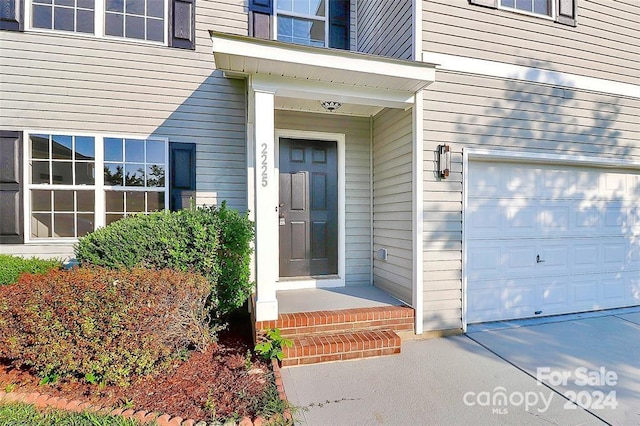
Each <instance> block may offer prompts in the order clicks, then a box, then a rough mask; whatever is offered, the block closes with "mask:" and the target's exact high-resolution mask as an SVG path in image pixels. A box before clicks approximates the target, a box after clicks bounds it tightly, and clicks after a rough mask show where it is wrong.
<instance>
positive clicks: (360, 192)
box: [275, 110, 371, 286]
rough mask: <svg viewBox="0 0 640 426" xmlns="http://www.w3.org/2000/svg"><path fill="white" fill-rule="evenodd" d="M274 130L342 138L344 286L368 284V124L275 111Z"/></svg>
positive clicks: (363, 120)
mask: <svg viewBox="0 0 640 426" xmlns="http://www.w3.org/2000/svg"><path fill="white" fill-rule="evenodd" d="M275 126H276V129H288V130H304V131H313V132H327V133H344V134H345V156H346V158H345V169H346V176H345V177H346V182H345V186H346V188H345V199H346V206H345V212H346V215H345V222H346V233H347V235H346V240H345V246H346V277H345V281H346V285H348V286H352V285H353V286H356V285H370V284H371V208H370V198H371V185H370V183H369V182H370V163H371V161H370V146H371V140H370V136H369V135H370V120H369V119H368V118H362V117H347V116H340V115H332V114H309V113H298V112H292V111H282V110H277V111H276V117H275Z"/></svg>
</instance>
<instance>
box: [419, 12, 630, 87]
mask: <svg viewBox="0 0 640 426" xmlns="http://www.w3.org/2000/svg"><path fill="white" fill-rule="evenodd" d="M422 28H423V40H422V47H423V50H424V51H427V52H436V53H444V54H449V55H456V56H463V57H469V58H477V59H485V60H491V61H498V62H505V63H510V64H517V65H523V66H528V67H535V68H542V69H549V70H553V71H559V72H567V73H572V74H578V75H585V76H589V77H594V78H602V79H608V80H614V81H620V82H625V83H631V84H640V73H638V69H639V68H640V49H638V40H639V39H640V2H638V1H636V0H626V1H615V2H614V1H610V0H599V1H586V0H583V1H578V20H577V27H575V28H574V27H570V26H566V25H560V24H557V23H555V22H553V21H552V20H548V19H544V18H539V17H533V16H527V15H524V14H521V13H515V12H510V11H506V10H493V9H487V8H484V7H479V6H475V5H470V4H469V3H468V1H467V0H456V1H449V0H424V1H423V25H422Z"/></svg>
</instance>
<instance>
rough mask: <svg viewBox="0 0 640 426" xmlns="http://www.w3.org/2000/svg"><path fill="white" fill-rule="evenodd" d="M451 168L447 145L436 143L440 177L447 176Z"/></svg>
mask: <svg viewBox="0 0 640 426" xmlns="http://www.w3.org/2000/svg"><path fill="white" fill-rule="evenodd" d="M450 170H451V150H450V147H449V145H446V144H443V145H438V175H439V176H440V178H441V179H446V178H448V177H449V172H450Z"/></svg>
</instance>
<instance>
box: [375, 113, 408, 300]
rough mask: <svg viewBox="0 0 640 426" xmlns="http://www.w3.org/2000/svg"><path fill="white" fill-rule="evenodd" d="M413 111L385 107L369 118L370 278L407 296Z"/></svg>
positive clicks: (392, 292)
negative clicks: (372, 254)
mask: <svg viewBox="0 0 640 426" xmlns="http://www.w3.org/2000/svg"><path fill="white" fill-rule="evenodd" d="M411 123H412V114H411V110H407V111H402V110H395V109H387V110H384V111H382V112H381V113H379V114H378V115H376V116H375V117H374V120H373V250H374V251H376V250H379V249H382V248H386V249H387V253H388V258H387V260H380V259H378V257H377V256H375V257H374V261H373V283H374V285H375V286H376V287H380V288H381V289H383V290H385V291H386V292H388V293H390V294H392V295H393V296H395V297H397V298H398V299H400V300H402V301H404V302H406V303H409V304H410V303H411V300H412V258H413V255H412V240H413V237H412V220H411V206H412V202H411V194H412V184H411V176H412V169H411V167H412V133H411V129H412V125H411Z"/></svg>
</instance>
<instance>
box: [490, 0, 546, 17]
mask: <svg viewBox="0 0 640 426" xmlns="http://www.w3.org/2000/svg"><path fill="white" fill-rule="evenodd" d="M500 6H501V7H503V8H506V9H514V10H517V11H521V12H528V13H533V14H535V15H545V16H552V15H553V9H552V7H551V0H500Z"/></svg>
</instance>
